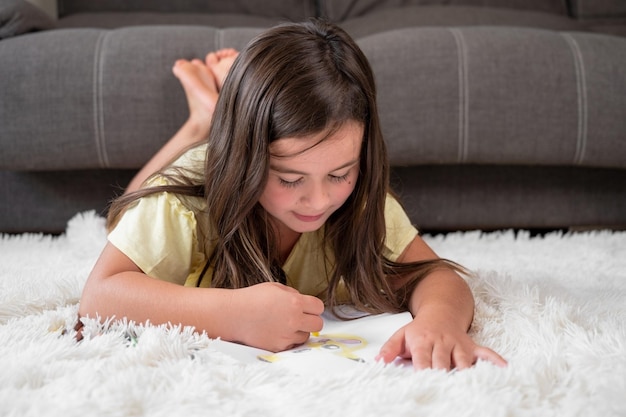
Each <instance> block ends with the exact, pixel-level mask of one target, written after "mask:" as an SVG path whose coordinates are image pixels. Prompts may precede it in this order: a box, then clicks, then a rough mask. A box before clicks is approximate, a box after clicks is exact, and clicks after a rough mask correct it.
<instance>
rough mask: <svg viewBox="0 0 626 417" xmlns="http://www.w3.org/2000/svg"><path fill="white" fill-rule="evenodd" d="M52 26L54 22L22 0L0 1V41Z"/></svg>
mask: <svg viewBox="0 0 626 417" xmlns="http://www.w3.org/2000/svg"><path fill="white" fill-rule="evenodd" d="M54 26H55V22H54V21H53V20H52V19H51V18H50V17H49V16H48V15H47V14H45V13H44V12H43V11H41V10H40V9H39V8H37V7H36V6H33V5H32V4H30V3H28V2H26V1H24V0H2V3H0V39H5V38H10V37H12V36H17V35H21V34H23V33H28V32H34V31H37V30H45V29H52V28H53V27H54Z"/></svg>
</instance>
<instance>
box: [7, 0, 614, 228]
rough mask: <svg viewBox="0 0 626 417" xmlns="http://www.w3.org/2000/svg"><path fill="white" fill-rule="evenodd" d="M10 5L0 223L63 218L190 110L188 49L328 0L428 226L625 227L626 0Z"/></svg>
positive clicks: (192, 53) (398, 173)
mask: <svg viewBox="0 0 626 417" xmlns="http://www.w3.org/2000/svg"><path fill="white" fill-rule="evenodd" d="M4 1H5V3H3V6H0V38H1V39H0V232H38V231H43V232H60V231H63V230H64V228H65V225H66V222H67V220H68V219H69V218H70V217H71V216H73V215H74V214H75V213H77V212H79V211H83V210H89V209H96V210H97V211H98V212H100V213H104V211H105V210H106V206H107V203H108V202H109V200H110V199H111V198H113V197H114V196H115V195H116V194H117V193H119V192H121V190H122V189H123V187H124V186H125V185H126V183H127V182H128V180H129V179H130V178H131V177H132V175H133V173H134V172H135V171H136V170H137V169H138V168H139V167H141V165H142V164H143V163H144V162H145V161H147V160H148V158H149V157H150V156H151V155H152V154H153V153H154V152H155V151H156V150H157V149H158V148H159V147H160V146H161V145H162V144H163V143H164V142H165V141H166V140H167V139H168V138H169V137H170V136H171V135H172V134H173V133H174V132H175V131H176V130H177V128H178V127H179V126H180V125H181V124H182V122H183V121H184V120H185V118H186V116H187V108H186V105H185V99H184V95H183V91H182V88H181V87H180V85H179V83H178V81H177V80H176V79H175V78H174V77H173V75H172V74H171V67H172V64H173V62H174V61H175V60H176V59H177V58H180V57H185V58H192V57H203V56H204V55H205V54H206V53H207V52H208V51H211V50H215V49H217V48H221V47H234V48H242V47H244V45H245V44H246V43H247V42H248V41H249V40H250V39H251V38H252V37H253V36H254V35H256V34H257V33H259V32H260V31H261V30H263V29H264V28H267V27H270V26H272V25H274V24H277V23H280V22H283V21H301V20H305V19H307V18H309V17H311V16H322V17H324V18H326V19H328V20H330V21H334V22H337V23H338V24H340V25H341V26H342V27H344V28H345V29H346V30H347V31H348V32H349V33H351V34H352V35H353V36H354V37H355V39H356V40H357V42H358V43H359V45H360V46H361V47H362V49H363V50H364V52H365V54H366V55H367V56H368V58H369V60H370V62H371V65H372V67H373V69H374V72H375V75H376V80H377V85H378V90H379V91H378V94H379V106H380V108H379V111H380V115H381V122H382V125H383V131H384V134H385V137H386V140H387V142H388V147H389V150H390V156H391V162H392V165H393V184H394V186H395V188H396V189H397V190H398V191H399V193H400V194H401V195H402V197H403V201H404V203H405V205H406V207H407V210H408V212H409V214H410V215H411V217H412V219H413V220H414V222H415V223H416V225H418V226H419V227H421V228H422V229H424V230H426V231H431V232H436V231H448V230H458V229H461V230H467V229H483V230H491V229H499V228H528V229H552V228H566V229H570V228H624V227H625V226H626V2H624V1H623V0H569V1H567V0H441V1H437V0H379V1H376V0H263V1H261V0H259V1H254V0H237V1H229V2H225V1H220V0H205V1H194V0H184V1H177V2H174V1H167V0H152V1H148V0H145V1H139V0H134V1H122V0H92V1H81V0H59V3H58V11H59V16H58V19H51V18H49V17H48V16H46V15H43V14H42V13H41V12H39V11H38V10H37V9H35V8H34V6H31V5H29V4H28V3H25V2H24V1H21V0H19V1H18V0H4Z"/></svg>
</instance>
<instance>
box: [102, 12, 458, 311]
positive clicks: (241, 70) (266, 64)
mask: <svg viewBox="0 0 626 417" xmlns="http://www.w3.org/2000/svg"><path fill="white" fill-rule="evenodd" d="M347 121H357V122H359V123H362V125H363V126H364V137H363V144H362V148H361V156H360V172H359V177H358V180H357V183H356V186H355V189H354V191H353V192H352V194H351V195H350V197H349V198H348V200H347V201H346V202H345V203H344V205H343V206H342V207H341V208H339V209H338V210H337V211H336V212H335V213H333V214H332V215H331V217H330V218H329V219H328V221H327V222H326V224H325V226H324V232H325V233H324V239H325V242H326V243H325V244H326V245H327V247H328V248H331V251H332V253H333V254H334V256H333V258H334V259H333V260H332V262H331V261H330V260H329V262H328V276H329V285H328V290H327V294H326V298H327V301H328V303H329V304H330V305H331V306H335V305H336V304H337V288H338V287H339V285H340V282H341V281H343V282H344V283H345V286H346V288H347V290H348V292H349V295H350V298H351V300H352V302H353V303H354V304H355V305H356V307H358V308H360V309H363V310H366V311H370V312H382V311H389V312H395V311H400V310H403V309H405V308H406V304H407V302H408V298H409V295H410V293H411V290H412V288H414V286H415V285H416V283H417V282H419V280H421V279H422V278H423V277H424V276H425V275H426V274H428V273H430V272H431V271H432V270H433V269H436V268H441V267H445V268H451V269H455V270H460V268H459V267H458V266H457V265H456V264H454V263H452V262H449V261H446V260H430V261H423V262H417V263H411V264H398V263H395V262H391V261H390V260H388V259H386V258H385V257H384V256H383V252H384V242H385V233H386V229H385V218H384V211H385V200H386V196H387V193H389V192H390V190H389V162H388V159H387V150H386V146H385V142H384V140H383V136H382V132H381V129H380V123H379V119H378V112H377V107H376V90H375V83H374V76H373V73H372V70H371V68H370V66H369V63H368V61H367V59H366V57H365V56H364V54H363V52H362V51H361V50H360V48H359V47H358V46H357V45H356V43H355V42H354V41H353V40H352V39H351V38H350V36H349V35H348V34H347V33H346V32H344V31H343V30H342V29H340V28H339V27H337V26H334V25H331V24H327V23H324V22H321V21H311V22H306V23H300V24H285V25H280V26H277V27H274V28H272V29H269V30H268V31H266V32H264V33H263V34H261V35H259V36H258V37H256V38H255V39H253V40H252V41H251V43H250V44H249V45H248V46H247V47H246V48H245V49H244V50H243V51H242V52H241V53H240V54H239V56H238V57H237V59H236V60H235V63H234V64H233V67H232V68H231V70H230V72H229V75H228V76H227V78H226V80H225V84H224V86H223V87H222V90H221V93H220V97H219V99H218V103H217V106H216V109H215V113H214V115H213V124H212V126H211V130H210V133H209V138H208V141H207V142H208V143H207V155H206V165H205V173H204V184H198V183H193V182H192V181H190V180H189V179H188V178H187V177H185V176H184V175H182V176H180V175H179V176H178V177H177V178H174V179H172V181H174V184H175V185H172V186H167V187H152V188H150V189H144V190H140V191H139V192H138V193H135V194H134V195H129V196H126V197H125V198H123V199H121V200H117V201H116V202H114V204H113V206H112V208H111V210H110V216H109V218H110V221H111V222H114V221H115V219H116V218H117V217H119V216H120V215H121V213H122V212H123V210H124V209H125V208H126V207H127V206H128V205H129V204H130V203H131V202H132V201H134V200H136V199H137V198H140V197H142V196H144V195H147V194H150V193H154V192H159V191H164V190H165V191H171V192H176V193H180V194H186V195H192V196H203V197H205V200H206V202H207V215H208V216H209V219H210V220H211V222H212V224H211V225H212V226H213V227H214V229H215V234H216V236H217V242H211V243H212V244H211V246H213V245H216V246H215V247H216V249H215V250H214V252H213V253H212V254H209V256H210V263H211V267H212V269H213V275H212V278H211V285H212V286H214V287H223V288H242V287H246V286H250V285H254V284H257V283H261V282H268V281H279V282H284V273H283V272H282V269H281V264H280V260H279V255H278V252H279V251H278V237H277V236H275V234H274V232H273V228H272V227H271V223H270V222H271V220H270V219H269V215H268V214H267V213H266V212H265V210H264V209H263V208H262V207H261V206H260V204H259V203H258V201H259V197H260V196H261V194H262V192H263V190H264V188H265V184H266V182H267V177H268V172H269V161H270V144H271V143H272V142H273V141H275V140H277V139H280V138H286V137H290V138H296V137H310V136H311V135H314V134H318V133H320V132H328V134H329V135H330V134H331V133H332V132H334V131H335V130H336V129H338V128H340V127H341V126H342V125H343V124H344V123H345V122H347ZM333 263H334V265H332V264H333ZM399 283H401V285H398V284H399ZM398 286H400V287H401V290H399V291H397V290H394V288H395V287H398Z"/></svg>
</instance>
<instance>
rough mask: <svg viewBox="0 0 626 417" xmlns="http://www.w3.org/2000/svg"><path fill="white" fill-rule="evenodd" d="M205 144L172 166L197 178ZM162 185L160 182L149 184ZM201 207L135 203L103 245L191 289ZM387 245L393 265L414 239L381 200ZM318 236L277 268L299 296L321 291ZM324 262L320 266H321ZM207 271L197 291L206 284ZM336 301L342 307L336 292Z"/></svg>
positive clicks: (204, 247) (199, 250)
mask: <svg viewBox="0 0 626 417" xmlns="http://www.w3.org/2000/svg"><path fill="white" fill-rule="evenodd" d="M205 152H206V145H202V146H198V147H196V148H193V149H191V150H190V151H188V152H186V153H185V154H184V155H182V156H181V157H180V158H179V159H178V160H177V161H176V162H175V163H174V164H173V166H176V167H183V168H186V169H190V170H192V172H194V173H195V175H201V172H202V169H203V164H204V155H205ZM164 184H168V182H167V180H166V179H165V178H164V177H157V178H155V179H153V180H151V182H150V185H164ZM205 209H206V203H205V202H204V200H203V199H201V198H198V197H187V196H180V195H177V194H172V193H166V192H162V193H157V194H153V195H150V196H147V197H144V198H141V199H140V200H138V201H137V202H136V203H134V205H132V206H131V207H130V208H128V210H127V211H126V212H125V213H124V215H123V216H122V218H121V219H120V221H119V223H118V224H117V226H116V227H115V229H114V230H113V231H112V232H111V233H110V234H109V237H108V239H109V241H110V242H111V243H112V244H113V245H114V246H115V247H117V248H118V249H119V250H120V251H122V252H123V253H124V254H125V255H126V256H128V257H129V258H130V259H131V260H132V261H133V262H134V263H135V264H136V265H137V266H138V267H139V268H140V269H141V270H142V271H143V272H144V273H146V274H147V275H149V276H151V277H153V278H156V279H160V280H163V281H169V282H173V283H176V284H179V285H186V286H197V284H198V279H199V276H200V274H201V273H202V270H203V269H204V266H205V264H206V262H207V259H208V258H209V256H207V254H209V255H210V254H211V253H212V251H213V250H214V249H215V244H214V243H212V242H215V239H214V233H213V231H212V230H210V229H211V228H210V225H209V221H208V219H207V216H206V210H205ZM385 220H386V225H387V240H386V241H385V253H384V255H385V256H386V257H387V258H388V259H390V260H392V261H395V260H396V259H397V258H398V257H399V256H400V254H401V253H402V252H403V251H404V249H405V248H406V247H407V246H408V244H409V243H411V241H412V240H413V239H414V238H415V236H416V235H417V230H416V229H415V227H413V225H412V224H411V221H410V220H409V218H408V216H407V215H406V213H405V212H404V210H403V209H402V207H401V206H400V204H399V203H398V202H397V201H396V200H395V199H394V198H393V197H391V196H387V200H386V205H385ZM322 233H323V231H322V230H318V231H315V232H309V233H303V234H302V235H301V236H300V238H299V239H298V241H297V242H296V244H295V246H294V247H293V249H292V251H291V253H290V255H289V256H288V258H287V260H286V261H285V263H284V265H283V270H284V271H285V275H286V276H287V285H289V286H291V287H293V288H295V289H297V290H298V291H299V292H300V293H303V294H308V295H314V296H321V295H322V294H323V293H324V292H325V290H326V288H327V286H328V279H329V277H328V276H327V271H332V265H328V263H327V262H328V260H330V262H332V259H333V257H332V254H330V253H326V256H325V254H324V252H325V250H324V248H323V241H322V239H321V236H322ZM212 237H213V239H212ZM325 258H326V261H325ZM210 273H211V270H210V269H209V270H208V271H207V273H206V275H205V276H204V278H203V279H202V281H201V286H203V287H208V286H210V283H211V277H210V276H209V275H210ZM337 295H338V299H339V300H340V301H343V302H347V301H349V300H347V298H346V296H347V294H346V293H345V291H343V289H339V291H338V293H337Z"/></svg>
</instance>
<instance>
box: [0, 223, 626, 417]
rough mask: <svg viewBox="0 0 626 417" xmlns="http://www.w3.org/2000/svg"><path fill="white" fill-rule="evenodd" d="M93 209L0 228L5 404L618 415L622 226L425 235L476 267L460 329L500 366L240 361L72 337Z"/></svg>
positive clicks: (132, 338)
mask: <svg viewBox="0 0 626 417" xmlns="http://www.w3.org/2000/svg"><path fill="white" fill-rule="evenodd" d="M105 239H106V237H105V231H104V222H103V220H102V219H101V218H100V217H98V216H97V215H95V214H94V213H83V214H79V215H77V216H76V217H74V218H73V219H72V220H71V221H70V222H69V223H68V228H67V231H66V233H65V234H63V235H61V236H59V237H50V236H45V235H20V236H2V237H1V238H0V266H1V269H0V415H3V416H27V415H28V416H48V415H60V416H61V415H62V416H74V415H76V416H86V415H89V416H99V415H106V416H141V415H150V416H161V415H162V416H173V415H181V416H193V415H224V416H264V415H268V416H270V415H285V416H287V415H289V416H291V415H295V416H317V415H320V414H321V415H325V416H345V415H355V416H364V415H365V416H369V415H372V416H387V415H388V416H422V415H429V416H452V415H454V416H626V303H625V300H626V233H624V232H614V233H611V232H593V233H575V234H562V233H554V234H549V235H546V236H544V237H530V235H529V234H527V233H514V232H512V231H506V232H499V233H488V234H486V233H480V232H470V233H455V234H449V235H447V236H445V237H442V236H426V239H427V241H428V242H429V243H430V244H431V245H432V246H433V247H434V249H435V250H436V251H437V252H438V253H439V254H440V255H441V256H444V257H448V258H450V259H453V260H456V261H458V262H460V263H462V264H464V265H465V266H467V267H469V268H471V269H472V270H474V271H475V276H474V277H472V278H469V279H468V282H469V283H470V285H471V287H472V289H473V291H474V295H475V297H476V315H475V320H474V325H473V327H472V330H471V332H472V335H473V337H474V338H475V339H476V340H477V341H478V342H479V343H481V344H484V345H486V346H489V347H491V348H493V349H495V350H496V351H498V352H499V353H501V354H502V355H503V356H504V357H505V358H507V359H508V361H509V366H508V367H506V368H498V367H495V366H493V365H491V364H490V363H487V362H479V363H478V364H476V366H474V367H473V368H471V369H469V370H464V371H460V372H453V373H448V372H444V371H438V370H425V371H417V372H416V371H413V370H412V369H408V368H402V367H394V366H387V367H385V366H382V365H381V364H371V363H368V364H356V363H355V366H353V367H351V368H350V369H348V370H346V369H342V370H341V372H339V371H337V372H332V371H331V372H329V371H328V370H327V369H326V370H324V371H320V372H315V371H312V372H309V373H307V374H305V375H303V374H302V373H298V372H292V371H289V370H287V369H285V368H281V367H277V366H275V364H266V363H261V362H259V363H243V362H239V361H237V360H236V359H234V358H232V357H230V356H228V355H226V354H224V353H222V352H220V351H219V350H217V349H215V346H214V347H212V344H215V343H216V342H215V341H213V340H211V339H209V338H208V337H206V336H205V335H199V334H197V333H194V332H193V330H192V329H188V328H182V329H181V328H179V327H175V326H151V325H149V324H147V325H138V324H133V323H126V322H107V323H103V324H100V323H99V322H98V321H96V320H89V321H87V323H86V327H85V336H86V337H85V339H84V340H83V341H82V342H76V340H75V338H74V332H73V330H72V329H73V327H74V325H75V323H76V316H77V308H78V301H79V298H80V294H81V289H82V287H83V284H84V282H85V279H86V277H87V275H88V273H89V271H90V269H91V267H92V265H93V264H94V262H95V260H96V259H97V257H98V254H99V252H100V250H101V248H102V247H103V245H104V242H105Z"/></svg>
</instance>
